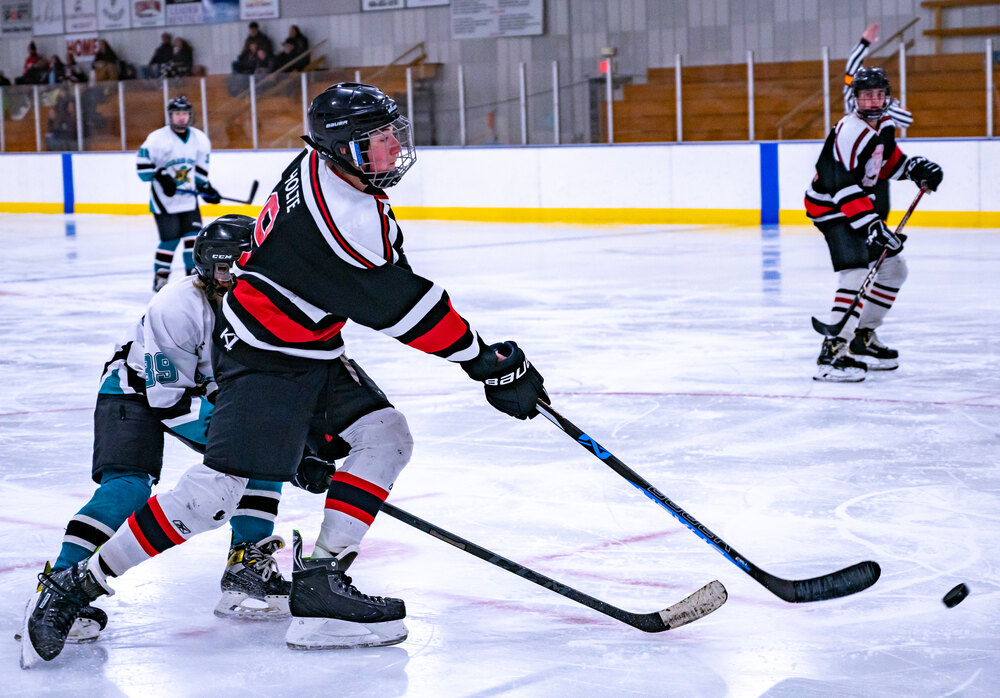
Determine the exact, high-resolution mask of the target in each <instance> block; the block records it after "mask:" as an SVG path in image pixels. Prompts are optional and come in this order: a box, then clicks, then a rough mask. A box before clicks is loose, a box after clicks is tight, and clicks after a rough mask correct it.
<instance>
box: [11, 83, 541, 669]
mask: <svg viewBox="0 0 1000 698" xmlns="http://www.w3.org/2000/svg"><path fill="white" fill-rule="evenodd" d="M305 140H306V142H307V144H308V145H309V147H308V148H307V149H306V150H304V151H303V152H302V153H300V154H299V155H298V156H297V157H296V158H295V159H294V160H293V161H292V163H291V164H290V165H289V166H288V167H287V168H286V169H285V171H284V173H283V174H282V176H281V179H280V180H279V182H278V184H277V186H275V188H274V190H273V191H272V192H271V194H270V196H269V197H268V199H267V202H266V203H265V204H264V207H263V209H262V211H261V213H260V215H259V216H258V218H257V225H256V228H255V231H254V237H253V244H252V248H251V250H250V252H248V253H245V254H244V255H242V256H241V257H240V261H239V262H238V265H237V269H238V271H237V281H236V284H235V285H234V286H233V288H232V289H231V290H230V291H229V292H228V293H227V294H226V297H225V298H224V299H223V308H224V312H223V314H222V315H220V317H219V318H218V320H217V322H216V330H215V347H216V351H215V353H214V356H213V365H214V367H215V377H216V380H217V381H218V383H219V394H218V398H217V400H216V409H215V413H214V415H213V419H212V424H211V428H210V430H209V438H208V444H207V446H206V454H205V464H204V465H202V466H195V467H193V468H191V469H190V470H189V471H188V472H187V473H185V474H184V476H183V477H182V478H181V480H180V481H179V482H178V484H177V486H176V487H175V488H174V489H173V490H171V491H170V492H165V493H162V494H159V495H157V497H156V498H155V499H153V500H150V502H149V503H148V504H147V505H146V507H144V508H143V510H142V511H141V512H139V513H137V514H136V515H135V517H133V518H134V521H135V522H136V525H135V526H131V525H130V526H122V527H121V528H119V529H118V531H117V532H116V533H115V534H114V536H112V537H111V539H110V540H109V541H108V542H107V543H105V544H104V546H103V547H102V548H101V549H100V550H98V551H97V553H96V554H95V555H94V556H92V557H91V558H90V559H89V560H87V561H85V562H83V563H80V564H78V565H76V566H75V567H73V568H71V569H69V570H65V571H63V572H62V573H58V574H57V575H54V576H53V577H52V579H51V580H50V581H51V586H52V587H53V589H55V588H56V587H58V591H55V590H53V592H52V595H51V598H49V599H48V601H47V603H48V604H50V606H51V607H54V608H56V609H58V610H57V611H55V613H59V614H69V615H72V614H74V613H76V612H77V610H78V609H79V608H80V607H81V606H82V605H84V604H85V603H87V602H88V601H90V600H92V599H95V598H97V597H98V596H100V595H102V594H107V593H111V589H110V587H109V585H108V578H109V577H114V576H118V575H121V574H122V573H124V572H125V571H127V570H128V569H129V568H131V567H133V566H135V565H137V564H139V563H141V562H143V561H144V560H147V559H149V558H150V557H152V556H153V555H155V554H156V553H157V552H162V551H163V550H165V549H167V548H169V547H171V546H173V545H176V544H177V543H180V542H183V541H184V540H187V539H188V538H190V537H191V536H193V535H195V534H197V533H200V532H202V531H207V530H209V529H212V528H217V527H218V526H221V525H222V524H223V522H224V521H225V520H226V519H227V518H228V517H229V516H231V515H232V513H233V511H234V510H235V508H236V506H237V502H238V501H239V500H240V498H241V497H242V496H243V493H244V491H245V488H246V485H247V479H248V478H252V477H257V478H261V479H267V480H278V481H284V480H290V479H292V478H293V477H294V476H295V474H296V471H297V469H298V467H299V464H300V461H301V460H302V455H303V451H304V449H305V447H306V446H307V445H308V446H310V447H311V446H313V445H314V444H315V443H317V442H320V443H321V442H323V441H325V439H326V435H327V434H330V435H334V436H337V435H339V436H340V437H342V438H343V440H344V441H345V442H346V443H347V444H348V448H349V452H348V455H347V457H346V458H345V460H344V461H343V465H342V467H341V468H340V469H339V470H338V471H337V473H336V474H335V475H334V476H333V480H332V483H331V484H330V487H329V489H328V491H327V497H326V508H325V511H324V517H323V524H322V527H321V530H320V535H319V538H318V540H317V542H316V546H315V549H314V551H313V557H312V558H303V556H302V542H301V539H300V538H299V537H298V535H297V534H296V535H295V536H294V545H293V552H294V554H293V558H294V570H293V574H292V588H291V594H290V597H289V607H290V610H291V613H292V625H291V626H290V627H289V630H288V633H287V634H286V643H287V644H288V645H289V646H291V647H295V648H303V649H326V648H342V647H359V646H381V645H389V644H394V643H397V642H401V641H403V640H404V639H405V638H406V635H407V630H406V626H405V625H404V624H403V622H402V619H403V618H404V617H405V615H406V609H405V605H404V603H403V601H402V600H400V599H392V598H382V597H378V596H374V597H373V596H368V595H366V594H362V593H361V592H360V591H358V590H357V589H356V588H355V587H354V586H353V584H352V583H351V578H350V577H348V576H347V575H346V574H345V571H346V569H347V568H348V566H349V565H350V564H351V563H352V562H353V561H354V559H355V557H356V556H357V554H358V544H359V543H360V542H361V539H362V537H363V536H364V534H365V533H366V532H367V531H368V527H369V526H370V525H371V523H372V521H373V519H374V517H375V516H376V514H377V513H378V512H379V510H380V508H381V506H382V503H383V502H384V501H385V499H386V497H387V496H388V494H389V490H390V489H391V488H392V486H393V483H394V482H395V480H396V478H397V476H398V475H399V473H400V471H401V470H402V468H403V467H404V466H405V465H406V463H407V462H408V461H409V458H410V453H411V450H412V446H413V439H412V437H411V436H410V432H409V429H408V428H407V424H406V419H405V418H404V417H403V415H402V414H401V413H400V412H398V411H397V410H396V409H395V408H394V407H393V406H392V404H391V403H390V402H389V400H388V398H387V397H386V396H385V394H384V393H383V392H382V391H381V390H380V389H379V388H378V386H377V385H376V384H375V383H374V381H372V379H371V378H369V377H368V376H367V375H366V374H365V372H364V371H363V370H362V369H361V367H360V366H359V365H358V364H357V363H355V362H354V361H351V360H349V359H348V358H347V357H346V356H345V355H344V341H343V338H342V337H341V334H340V331H341V328H342V327H343V326H344V323H345V322H346V321H347V320H354V321H355V322H358V323H360V324H362V325H365V326H367V327H371V328H373V329H376V330H379V331H382V332H384V333H386V334H388V335H389V336H391V337H394V338H396V339H397V340H399V341H400V342H402V343H405V344H407V345H408V346H411V347H413V348H415V349H418V350H420V351H423V352H426V353H429V354H434V355H436V356H439V357H441V358H444V359H446V360H448V361H451V362H453V363H457V364H460V365H461V367H462V368H463V369H464V370H465V372H466V373H467V374H468V375H469V376H470V377H471V378H472V379H473V380H476V381H482V383H483V384H484V386H485V390H486V399H487V401H488V402H489V403H490V404H491V405H493V406H494V407H496V408H497V409H499V410H501V411H503V412H505V413H507V414H510V415H512V416H514V417H517V418H520V419H525V418H528V417H532V416H535V415H536V414H537V410H536V402H537V400H538V398H539V397H542V398H546V399H547V397H548V396H547V395H546V394H545V390H544V388H543V385H542V383H543V381H542V377H541V375H540V374H539V373H538V371H536V370H535V368H534V367H533V366H532V365H531V364H529V363H528V361H527V359H526V358H525V355H524V352H523V351H522V350H521V349H520V348H519V347H518V346H517V345H516V344H515V343H514V342H503V343H500V344H494V345H492V346H487V345H486V343H485V342H483V341H482V340H481V339H480V338H479V335H478V334H477V333H476V332H475V331H473V330H472V328H471V327H470V325H469V323H468V322H467V321H466V320H465V319H464V318H463V317H462V316H461V315H459V314H458V313H457V312H456V311H455V309H454V308H453V307H452V304H451V300H450V298H449V296H448V294H447V292H446V291H445V290H444V289H443V288H441V287H440V286H438V285H436V284H434V283H433V282H431V281H430V280H428V279H425V278H423V277H421V276H419V275H417V274H415V273H414V272H413V271H412V269H411V268H410V265H409V263H408V261H407V259H406V255H405V254H404V253H403V238H402V233H401V231H400V229H399V226H398V224H397V223H396V220H395V216H394V215H393V212H392V209H391V208H390V207H389V201H388V198H387V197H386V195H385V192H384V191H383V190H382V188H383V187H388V186H391V185H393V184H395V183H396V182H398V181H399V179H400V178H401V177H402V176H403V174H404V173H405V172H406V171H407V170H408V169H409V168H410V166H411V165H412V164H413V162H414V160H415V155H414V152H413V146H412V140H411V131H410V127H409V122H408V121H407V119H406V118H405V117H404V116H402V115H401V114H400V113H399V109H398V107H397V106H396V103H395V102H393V101H392V100H391V99H389V97H388V96H386V95H385V94H384V93H382V92H381V91H380V90H378V89H377V88H375V87H371V86H369V85H361V84H357V83H340V84H337V85H334V86H332V87H330V88H329V89H327V90H326V91H325V92H323V93H322V94H320V95H319V96H317V97H316V98H315V99H314V100H313V102H312V104H311V105H310V108H309V136H308V138H307V139H305ZM154 507H155V509H156V511H159V512H161V514H160V515H154V513H155V512H154V511H153V509H154ZM143 541H146V542H148V543H151V544H152V545H151V546H149V547H148V548H147V547H145V546H144V545H143ZM36 615H38V614H36ZM27 622H28V623H29V625H31V624H32V623H34V626H35V627H38V626H42V627H38V630H39V632H40V633H41V632H44V633H45V634H46V635H47V636H49V637H52V638H53V639H54V640H56V642H53V643H51V646H50V648H49V650H48V652H49V654H50V655H51V656H54V655H55V654H57V653H58V651H59V650H60V648H61V647H59V646H56V645H57V644H58V639H59V637H58V635H59V628H57V627H54V624H52V623H46V621H45V618H41V617H40V618H39V619H38V620H37V621H34V622H33V621H32V620H31V617H29V619H28V621H27Z"/></svg>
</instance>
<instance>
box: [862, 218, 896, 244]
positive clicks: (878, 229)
mask: <svg viewBox="0 0 1000 698" xmlns="http://www.w3.org/2000/svg"><path fill="white" fill-rule="evenodd" d="M868 244H869V245H881V246H882V247H885V248H888V249H890V250H898V249H899V248H900V247H902V246H903V240H902V239H900V236H898V235H896V233H894V232H892V231H891V230H889V228H888V227H886V224H885V223H884V222H883V221H882V220H881V219H878V220H875V221H872V222H871V223H870V224H869V225H868Z"/></svg>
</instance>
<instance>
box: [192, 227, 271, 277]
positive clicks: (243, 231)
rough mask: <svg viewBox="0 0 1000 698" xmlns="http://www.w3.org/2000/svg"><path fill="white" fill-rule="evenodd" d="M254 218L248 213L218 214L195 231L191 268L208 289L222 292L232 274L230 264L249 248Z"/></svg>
mask: <svg viewBox="0 0 1000 698" xmlns="http://www.w3.org/2000/svg"><path fill="white" fill-rule="evenodd" d="M256 224H257V221H256V220H255V219H253V218H251V217H250V216H240V215H237V214H229V215H226V216H220V217H219V218H216V219H215V220H214V221H212V222H211V223H209V224H208V225H206V226H205V227H204V228H202V229H201V230H200V231H198V237H196V238H195V241H194V269H195V271H196V272H198V276H199V277H200V278H201V280H202V282H203V283H204V284H205V285H206V287H207V288H209V289H215V290H217V291H220V290H221V291H224V290H225V289H226V288H228V287H229V284H230V282H232V280H233V277H232V274H231V272H230V267H231V266H232V265H233V263H234V262H236V260H238V259H239V258H240V255H242V254H243V253H244V252H249V251H250V240H251V238H252V237H253V231H254V227H255V226H256Z"/></svg>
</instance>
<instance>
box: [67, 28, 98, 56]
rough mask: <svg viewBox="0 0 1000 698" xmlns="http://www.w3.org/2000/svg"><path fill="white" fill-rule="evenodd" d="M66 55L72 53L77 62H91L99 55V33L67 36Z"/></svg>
mask: <svg viewBox="0 0 1000 698" xmlns="http://www.w3.org/2000/svg"><path fill="white" fill-rule="evenodd" d="M66 53H72V54H73V55H74V56H75V57H76V60H78V61H82V62H89V61H92V60H94V56H95V55H96V54H97V33H96V32H93V33H90V34H67V35H66Z"/></svg>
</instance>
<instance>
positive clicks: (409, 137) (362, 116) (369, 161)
mask: <svg viewBox="0 0 1000 698" xmlns="http://www.w3.org/2000/svg"><path fill="white" fill-rule="evenodd" d="M308 121H309V135H308V136H303V137H302V140H304V141H305V142H306V143H308V144H309V145H310V146H311V147H312V148H313V149H315V150H316V152H317V153H319V154H320V156H321V157H323V158H324V159H326V160H328V161H329V162H331V163H333V165H334V166H335V167H337V168H339V169H341V170H344V171H345V172H347V173H349V174H353V175H356V176H358V177H360V178H361V179H362V181H364V182H366V183H369V184H372V185H374V186H376V187H379V188H380V189H381V188H385V187H391V186H392V185H394V184H396V183H397V182H398V181H399V180H400V179H402V177H403V175H404V174H405V173H406V171H407V170H408V169H410V167H412V166H413V163H414V162H416V159H417V156H416V153H415V152H414V148H413V130H412V129H411V127H410V121H409V119H407V118H406V117H405V116H403V115H402V114H400V112H399V107H398V106H397V105H396V102H394V101H393V100H392V98H390V97H389V96H388V95H387V94H385V93H384V92H382V90H380V89H378V88H377V87H372V86H371V85H363V84H361V83H357V82H340V83H337V84H336V85H332V86H331V87H328V88H327V89H326V90H324V91H323V92H321V93H320V94H319V95H318V96H317V97H316V98H315V99H314V100H313V101H312V103H311V104H310V105H309V112H308ZM379 133H382V134H385V135H388V136H390V137H392V138H393V139H395V141H396V142H398V144H399V152H398V153H397V154H396V155H395V160H394V162H393V163H391V164H390V165H389V166H384V165H383V166H379V165H377V164H376V163H375V162H373V158H372V152H371V145H372V137H373V136H375V135H376V134H379Z"/></svg>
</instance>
